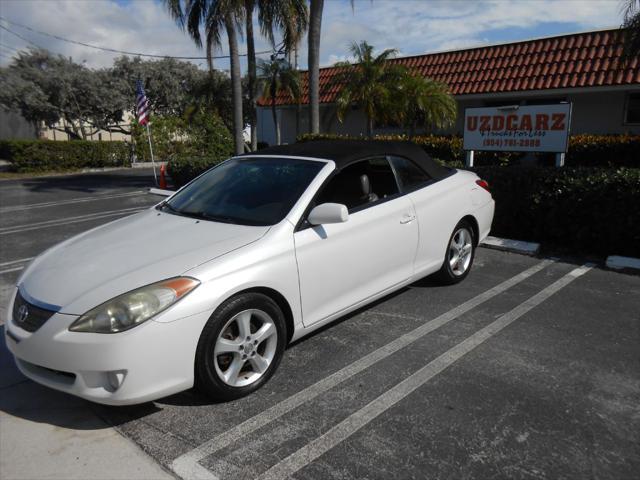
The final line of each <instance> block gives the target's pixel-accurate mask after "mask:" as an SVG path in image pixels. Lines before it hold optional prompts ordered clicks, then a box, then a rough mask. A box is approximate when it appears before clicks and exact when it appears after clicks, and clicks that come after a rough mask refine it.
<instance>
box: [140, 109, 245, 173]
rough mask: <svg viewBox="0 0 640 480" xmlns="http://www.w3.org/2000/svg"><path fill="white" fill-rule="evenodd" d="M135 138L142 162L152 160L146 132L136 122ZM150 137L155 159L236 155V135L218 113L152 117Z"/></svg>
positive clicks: (198, 112)
mask: <svg viewBox="0 0 640 480" xmlns="http://www.w3.org/2000/svg"><path fill="white" fill-rule="evenodd" d="M132 130H133V141H134V144H135V151H136V158H137V159H138V161H139V162H143V161H145V162H149V161H151V157H150V154H149V143H148V140H147V131H146V129H145V128H143V127H141V126H140V125H138V124H134V125H133V129H132ZM151 138H152V140H153V153H154V156H155V159H156V161H163V162H164V161H168V162H172V161H174V160H175V161H179V162H180V163H181V164H182V163H184V162H186V161H187V159H193V158H200V159H204V158H209V159H218V161H219V160H224V159H225V158H228V157H230V156H231V155H233V151H234V148H233V137H232V136H231V133H229V130H228V129H227V127H225V125H224V122H223V121H222V120H221V119H220V117H219V116H218V115H217V114H216V113H215V112H206V111H196V112H192V113H191V114H190V115H183V116H164V117H152V119H151Z"/></svg>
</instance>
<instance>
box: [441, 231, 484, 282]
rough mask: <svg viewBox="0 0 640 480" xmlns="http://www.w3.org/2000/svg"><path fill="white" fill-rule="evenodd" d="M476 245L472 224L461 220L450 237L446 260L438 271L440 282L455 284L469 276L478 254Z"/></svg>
mask: <svg viewBox="0 0 640 480" xmlns="http://www.w3.org/2000/svg"><path fill="white" fill-rule="evenodd" d="M475 246H476V239H475V236H474V231H473V228H472V227H471V224H470V223H469V222H468V221H467V220H460V222H458V224H457V225H456V227H455V228H454V229H453V232H452V233H451V237H449V242H448V243H447V250H446V253H445V257H444V261H443V263H442V267H441V268H440V271H439V272H438V273H437V278H438V280H439V281H440V283H443V284H445V285H454V284H456V283H460V282H461V281H463V280H464V279H465V278H467V275H469V272H470V271H471V266H472V265H473V259H474V258H475V254H476V248H475Z"/></svg>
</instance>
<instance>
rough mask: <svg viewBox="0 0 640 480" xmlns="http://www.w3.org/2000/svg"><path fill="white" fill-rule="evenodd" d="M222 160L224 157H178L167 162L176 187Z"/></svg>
mask: <svg viewBox="0 0 640 480" xmlns="http://www.w3.org/2000/svg"><path fill="white" fill-rule="evenodd" d="M225 158H226V157H225ZM222 160H224V158H204V157H176V158H174V159H172V160H171V161H170V162H169V163H168V164H167V173H168V174H169V176H171V179H172V180H173V183H174V185H175V187H176V188H180V187H182V186H183V185H186V184H187V183H189V182H190V181H191V180H193V179H194V178H196V177H197V176H198V175H200V174H201V173H204V172H206V171H207V170H209V169H210V168H211V167H213V166H214V165H217V164H218V163H220V162H221V161H222Z"/></svg>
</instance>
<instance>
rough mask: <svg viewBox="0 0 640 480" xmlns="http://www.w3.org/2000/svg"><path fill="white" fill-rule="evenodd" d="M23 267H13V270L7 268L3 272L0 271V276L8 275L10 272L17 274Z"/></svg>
mask: <svg viewBox="0 0 640 480" xmlns="http://www.w3.org/2000/svg"><path fill="white" fill-rule="evenodd" d="M24 267H25V265H22V266H21V267H14V268H7V269H5V270H0V275H2V274H4V273H10V272H19V271H20V270H24Z"/></svg>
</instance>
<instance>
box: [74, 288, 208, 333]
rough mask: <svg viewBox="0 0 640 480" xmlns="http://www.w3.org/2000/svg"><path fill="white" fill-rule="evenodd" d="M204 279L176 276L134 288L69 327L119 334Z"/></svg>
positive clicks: (153, 313)
mask: <svg viewBox="0 0 640 480" xmlns="http://www.w3.org/2000/svg"><path fill="white" fill-rule="evenodd" d="M198 285H200V282H199V281H197V280H195V279H193V278H189V277H176V278H170V279H169V280H163V281H162V282H158V283H153V284H151V285H147V286H145V287H141V288H138V289H136V290H132V291H130V292H127V293H125V294H123V295H120V296H118V297H115V298H112V299H111V300H109V301H108V302H105V303H103V304H102V305H98V306H97V307H95V308H93V309H91V310H89V311H88V312H87V313H85V314H84V315H82V316H81V317H80V318H79V319H78V320H76V321H75V322H73V324H72V325H71V326H70V327H69V330H71V331H72V332H92V333H117V332H122V331H124V330H129V329H130V328H133V327H135V326H136V325H140V324H141V323H142V322H144V321H146V320H148V319H150V318H151V317H153V316H154V315H157V314H158V313H160V312H162V311H163V310H166V309H167V308H169V307H170V306H171V305H173V304H174V303H176V302H177V301H178V300H180V299H181V298H183V297H184V296H185V295H187V294H188V293H189V292H191V291H192V290H193V289H194V288H196V287H197V286H198Z"/></svg>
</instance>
